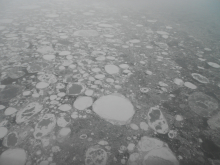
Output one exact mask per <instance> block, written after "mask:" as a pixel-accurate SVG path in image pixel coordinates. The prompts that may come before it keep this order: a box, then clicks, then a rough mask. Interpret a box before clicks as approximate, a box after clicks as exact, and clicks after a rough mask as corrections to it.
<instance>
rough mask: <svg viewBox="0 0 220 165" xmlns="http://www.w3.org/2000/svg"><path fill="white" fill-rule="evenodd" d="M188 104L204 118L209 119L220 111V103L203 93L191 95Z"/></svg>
mask: <svg viewBox="0 0 220 165" xmlns="http://www.w3.org/2000/svg"><path fill="white" fill-rule="evenodd" d="M188 102H189V107H190V109H191V110H192V111H193V112H195V113H196V114H198V115H199V116H202V117H209V116H210V115H212V114H213V113H214V111H215V110H217V109H218V102H217V101H216V100H215V99H214V98H212V97H210V96H208V95H206V94H204V93H202V92H194V93H193V94H191V95H190V96H189V98H188Z"/></svg>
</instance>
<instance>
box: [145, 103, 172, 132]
mask: <svg viewBox="0 0 220 165" xmlns="http://www.w3.org/2000/svg"><path fill="white" fill-rule="evenodd" d="M148 124H149V126H150V127H151V128H152V129H153V130H154V131H156V132H157V133H161V134H166V133H168V131H169V126H168V123H167V121H166V119H165V117H164V115H163V113H162V112H161V110H160V109H159V107H158V106H156V107H152V108H150V110H149V112H148Z"/></svg>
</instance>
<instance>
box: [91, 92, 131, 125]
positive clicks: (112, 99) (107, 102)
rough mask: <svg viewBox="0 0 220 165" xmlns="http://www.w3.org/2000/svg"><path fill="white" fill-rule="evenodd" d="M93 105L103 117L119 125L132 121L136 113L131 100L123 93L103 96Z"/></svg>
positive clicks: (94, 109)
mask: <svg viewBox="0 0 220 165" xmlns="http://www.w3.org/2000/svg"><path fill="white" fill-rule="evenodd" d="M92 107H93V111H94V112H95V113H97V114H98V115H99V116H100V117H101V118H104V119H105V120H106V121H108V122H110V123H112V124H118V125H124V124H127V123H128V122H130V120H131V118H132V117H133V115H134V113H135V111H134V107H133V105H132V104H131V102H130V101H129V100H128V99H126V98H125V97H124V96H123V95H121V94H111V95H106V96H102V97H100V98H99V99H98V100H96V101H95V102H94V104H93V106H92Z"/></svg>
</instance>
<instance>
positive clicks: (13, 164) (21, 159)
mask: <svg viewBox="0 0 220 165" xmlns="http://www.w3.org/2000/svg"><path fill="white" fill-rule="evenodd" d="M26 160H27V154H26V152H25V150H23V149H21V148H15V149H8V150H6V151H4V152H3V153H2V154H1V156H0V164H1V165H25V163H26Z"/></svg>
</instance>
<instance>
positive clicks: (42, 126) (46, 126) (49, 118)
mask: <svg viewBox="0 0 220 165" xmlns="http://www.w3.org/2000/svg"><path fill="white" fill-rule="evenodd" d="M55 126H56V117H55V115H54V114H46V115H44V116H43V118H42V119H41V120H40V121H39V122H38V123H37V124H36V126H35V131H34V137H35V139H40V138H41V137H43V136H46V135H48V134H49V133H50V132H51V131H52V130H53V129H54V127H55Z"/></svg>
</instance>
